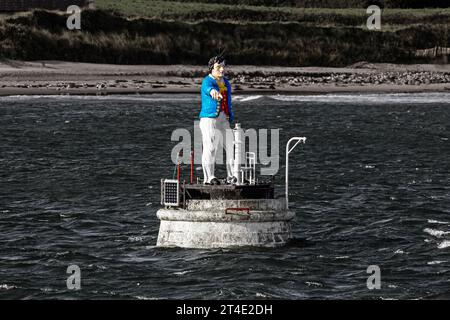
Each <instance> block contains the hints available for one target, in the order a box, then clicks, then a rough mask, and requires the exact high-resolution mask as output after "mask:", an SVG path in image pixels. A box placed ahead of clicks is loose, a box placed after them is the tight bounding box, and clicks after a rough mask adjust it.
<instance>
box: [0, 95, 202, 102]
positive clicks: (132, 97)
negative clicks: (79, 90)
mask: <svg viewBox="0 0 450 320" xmlns="http://www.w3.org/2000/svg"><path fill="white" fill-rule="evenodd" d="M43 99H47V100H64V101H68V100H69V101H70V100H98V101H143V102H146V101H148V102H159V101H160V102H164V101H168V102H173V101H186V102H187V101H195V100H198V101H200V96H199V95H193V94H191V95H187V94H174V95H171V94H154V95H102V96H94V95H83V96H81V95H80V96H78V95H70V96H69V95H16V96H5V97H0V102H3V101H4V102H18V101H32V100H43Z"/></svg>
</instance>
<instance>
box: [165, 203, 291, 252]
mask: <svg viewBox="0 0 450 320" xmlns="http://www.w3.org/2000/svg"><path fill="white" fill-rule="evenodd" d="M244 205H248V207H249V208H250V209H251V210H250V214H247V213H245V212H240V211H236V212H233V211H232V210H231V212H228V213H225V210H224V208H230V207H234V208H237V207H240V206H244ZM157 216H158V218H159V219H160V220H161V224H160V228H159V235H158V242H157V246H159V247H182V248H199V249H205V248H232V247H244V246H253V247H272V248H273V247H280V246H283V245H285V244H286V242H288V241H289V240H290V239H291V238H292V231H291V229H292V226H291V224H292V219H293V218H294V216H295V214H294V213H293V212H292V211H287V210H285V206H283V201H282V200H281V201H280V200H274V199H270V200H269V199H267V200H245V201H243V200H240V201H237V200H222V201H217V200H216V201H214V200H196V201H193V202H192V203H190V204H188V206H187V209H186V210H185V209H160V210H158V212H157Z"/></svg>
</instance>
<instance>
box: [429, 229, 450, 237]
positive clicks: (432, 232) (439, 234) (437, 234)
mask: <svg viewBox="0 0 450 320" xmlns="http://www.w3.org/2000/svg"><path fill="white" fill-rule="evenodd" d="M423 231H424V232H426V233H428V234H430V235H432V236H434V237H437V238H440V237H442V236H445V235H447V234H450V232H448V231H442V230H435V229H431V228H425V229H423Z"/></svg>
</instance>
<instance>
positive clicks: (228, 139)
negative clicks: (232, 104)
mask: <svg viewBox="0 0 450 320" xmlns="http://www.w3.org/2000/svg"><path fill="white" fill-rule="evenodd" d="M200 130H201V132H202V141H203V153H202V167H203V177H204V180H203V182H204V183H209V182H211V180H212V179H214V178H215V176H214V165H215V163H216V155H217V151H219V150H220V152H222V150H223V147H225V152H226V165H227V176H228V178H231V177H233V163H234V135H233V131H232V130H231V128H230V123H229V122H228V120H227V118H226V116H225V114H224V113H223V112H221V113H220V114H219V116H218V117H217V118H201V119H200ZM220 159H223V156H221V157H220Z"/></svg>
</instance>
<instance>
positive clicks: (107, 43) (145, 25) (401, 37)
mask: <svg viewBox="0 0 450 320" xmlns="http://www.w3.org/2000/svg"><path fill="white" fill-rule="evenodd" d="M392 1H394V0H392ZM197 2H198V3H197ZM197 2H193V1H153V0H126V1H116V0H97V1H96V4H97V8H98V9H99V10H94V11H91V10H89V11H84V12H83V13H82V30H81V31H69V30H67V29H66V27H65V26H66V16H65V15H64V13H56V12H47V11H42V10H38V11H34V12H32V13H25V14H18V15H14V16H3V17H2V18H1V19H0V43H1V46H0V57H4V58H13V59H24V60H45V59H50V60H71V61H86V62H104V63H125V64H128V63H129V64H172V63H186V64H204V63H205V61H207V60H208V58H209V57H210V56H211V55H212V54H214V53H216V52H218V51H219V49H225V50H226V55H227V57H228V58H229V60H230V61H231V62H232V63H233V64H259V65H284V66H310V65H316V66H345V65H349V64H352V63H355V62H358V61H369V62H393V63H411V62H426V61H424V60H417V59H416V58H415V57H414V56H415V55H414V54H415V51H416V50H417V49H424V48H432V47H435V46H443V47H446V46H449V43H450V42H449V37H450V33H449V28H450V9H449V8H443V9H389V8H388V9H385V10H383V15H382V23H383V24H382V30H381V31H369V30H367V28H366V26H365V24H366V19H367V17H368V16H367V14H366V12H365V9H361V8H340V9H331V8H311V6H312V4H317V3H319V2H320V1H309V2H308V3H309V7H308V8H300V7H294V6H293V5H294V4H295V3H299V2H301V1H297V2H295V1H291V2H289V1H278V6H275V7H264V6H258V5H257V4H261V3H263V2H264V0H260V1H259V0H254V1H253V0H248V1H233V3H240V5H239V6H236V5H227V4H226V3H231V2H232V1H231V0H229V1H221V4H218V3H201V1H197ZM288 2H289V3H288ZM322 2H323V3H331V2H333V1H332V0H324V1H322ZM348 2H351V3H363V2H364V1H358V0H351V1H348ZM274 3H276V2H274ZM281 3H284V5H285V6H281V5H280V4H281ZM336 3H337V2H336ZM341 3H342V2H341ZM287 5H291V7H289V6H287ZM385 5H386V7H387V6H388V1H386V2H385Z"/></svg>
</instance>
